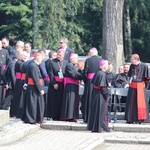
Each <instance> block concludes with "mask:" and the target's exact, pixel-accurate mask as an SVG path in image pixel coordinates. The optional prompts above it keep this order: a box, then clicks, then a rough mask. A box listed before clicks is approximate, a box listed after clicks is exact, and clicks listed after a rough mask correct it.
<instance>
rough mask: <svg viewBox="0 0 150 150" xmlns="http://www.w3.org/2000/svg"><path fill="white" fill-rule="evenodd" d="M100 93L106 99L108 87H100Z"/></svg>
mask: <svg viewBox="0 0 150 150" xmlns="http://www.w3.org/2000/svg"><path fill="white" fill-rule="evenodd" d="M101 93H102V95H103V97H104V99H105V100H107V99H108V96H109V93H108V88H107V87H101Z"/></svg>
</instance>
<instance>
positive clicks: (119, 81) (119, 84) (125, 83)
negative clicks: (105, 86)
mask: <svg viewBox="0 0 150 150" xmlns="http://www.w3.org/2000/svg"><path fill="white" fill-rule="evenodd" d="M129 68H130V65H129V64H124V65H123V70H124V72H123V73H119V74H117V75H116V79H115V84H114V87H116V88H127V87H129V80H130V79H129V77H128V71H129Z"/></svg>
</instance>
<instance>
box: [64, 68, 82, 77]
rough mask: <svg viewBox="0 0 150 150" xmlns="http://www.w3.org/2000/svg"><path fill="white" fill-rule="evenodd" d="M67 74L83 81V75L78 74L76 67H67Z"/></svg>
mask: <svg viewBox="0 0 150 150" xmlns="http://www.w3.org/2000/svg"><path fill="white" fill-rule="evenodd" d="M66 72H67V73H68V76H69V77H71V78H73V79H77V80H82V74H80V73H78V72H77V71H76V70H75V69H74V66H71V65H68V66H67V67H66Z"/></svg>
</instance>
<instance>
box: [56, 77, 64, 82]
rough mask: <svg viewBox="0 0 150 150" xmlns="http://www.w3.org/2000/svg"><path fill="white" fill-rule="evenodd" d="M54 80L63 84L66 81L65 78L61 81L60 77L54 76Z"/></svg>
mask: <svg viewBox="0 0 150 150" xmlns="http://www.w3.org/2000/svg"><path fill="white" fill-rule="evenodd" d="M54 78H55V80H56V81H57V82H63V81H64V78H62V79H60V78H59V77H58V76H54Z"/></svg>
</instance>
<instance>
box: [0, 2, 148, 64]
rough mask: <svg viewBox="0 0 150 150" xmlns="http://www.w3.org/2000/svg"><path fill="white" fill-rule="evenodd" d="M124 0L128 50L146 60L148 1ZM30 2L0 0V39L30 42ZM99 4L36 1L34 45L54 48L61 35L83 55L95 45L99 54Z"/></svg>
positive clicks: (100, 17)
mask: <svg viewBox="0 0 150 150" xmlns="http://www.w3.org/2000/svg"><path fill="white" fill-rule="evenodd" d="M126 1H127V2H128V5H129V8H130V19H131V20H130V21H131V40H132V47H133V50H132V51H133V53H138V54H140V56H141V59H142V60H143V61H147V62H149V61H150V58H149V55H150V49H149V47H150V42H149V41H150V0H126ZM31 2H32V1H31V0H10V1H8V0H1V3H0V16H1V21H0V23H1V24H0V33H1V34H0V38H2V37H4V36H8V37H11V38H13V39H15V40H18V39H20V40H23V41H32V39H33V33H34V32H33V31H34V30H33V24H32V20H33V16H32V12H33V11H32V5H31ZM102 7H103V0H92V1H91V0H44V1H43V0H38V25H39V32H38V39H39V40H38V45H40V47H43V48H45V49H54V50H56V49H57V48H58V39H59V38H60V37H62V36H64V37H67V38H68V39H69V46H70V47H71V48H72V49H73V50H74V51H75V52H77V53H78V54H81V55H86V54H87V53H88V51H89V49H90V48H91V47H96V48H98V50H99V54H100V55H101V51H102ZM14 42H15V41H14ZM126 55H128V54H126Z"/></svg>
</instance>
